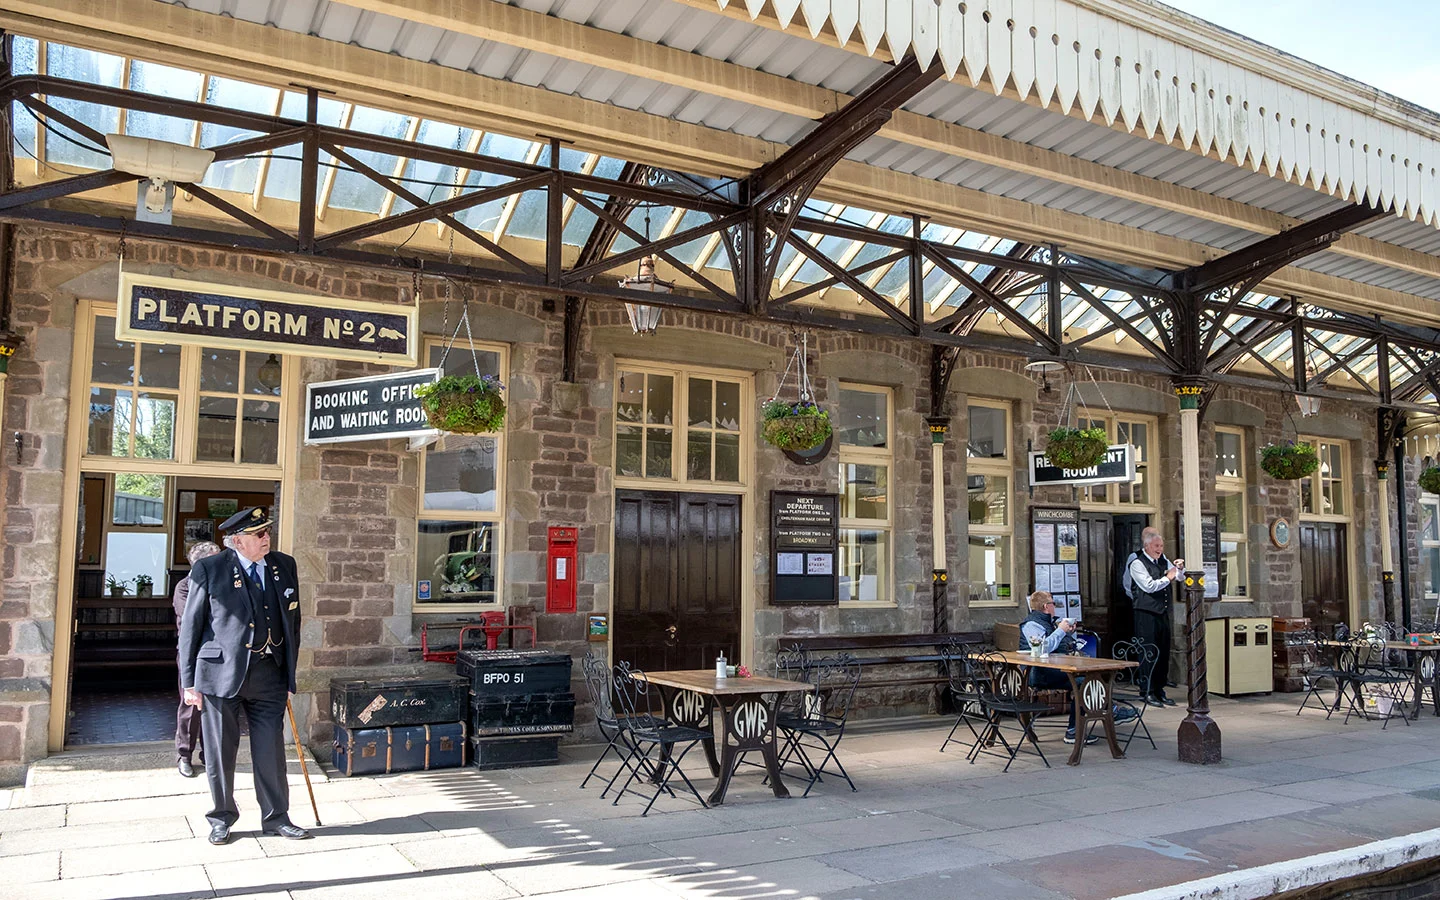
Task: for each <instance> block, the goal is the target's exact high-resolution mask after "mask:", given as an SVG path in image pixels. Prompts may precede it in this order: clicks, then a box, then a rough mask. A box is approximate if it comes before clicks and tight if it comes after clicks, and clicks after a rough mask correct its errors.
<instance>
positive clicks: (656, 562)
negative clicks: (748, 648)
mask: <svg viewBox="0 0 1440 900" xmlns="http://www.w3.org/2000/svg"><path fill="white" fill-rule="evenodd" d="M740 500H741V498H740V497H739V496H736V495H731V494H699V493H678V492H671V491H638V490H623V491H616V492H615V582H614V584H615V600H614V615H615V621H614V623H613V627H612V629H611V631H612V634H613V642H614V654H615V661H617V662H619V661H621V660H624V661H627V662H629V663H631V664H632V665H634V666H636V667H637V668H640V669H649V670H655V671H659V670H664V669H709V668H712V667H713V666H714V662H715V657H717V656H718V655H720V653H722V652H723V653H724V654H725V657H726V658H727V659H739V656H740V612H741V602H740V601H741V596H740V593H741V589H740V585H741V565H740V562H741V555H740V531H741V529H740V521H741V520H740V506H741V504H740Z"/></svg>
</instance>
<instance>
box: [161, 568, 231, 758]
mask: <svg viewBox="0 0 1440 900" xmlns="http://www.w3.org/2000/svg"><path fill="white" fill-rule="evenodd" d="M219 552H220V545H219V544H216V543H215V542H213V541H200V542H199V543H197V544H195V545H194V546H192V547H191V548H190V552H188V553H186V554H185V558H186V559H188V560H190V565H191V566H194V565H195V564H196V563H197V562H199V561H200V560H202V559H204V558H205V557H207V556H214V555H215V554H217V553H219ZM189 598H190V579H189V577H185V578H182V579H180V583H179V584H177V585H175V595H174V597H172V598H171V601H170V602H171V605H173V606H174V607H175V629H176V633H177V634H178V633H179V629H180V622H181V620H182V619H183V618H184V617H185V603H186V601H187V600H188V599H189ZM180 688H181V690H180V708H179V709H178V710H176V711H175V767H176V768H177V769H179V770H180V774H181V775H184V776H185V777H186V778H194V777H195V766H194V764H193V763H191V761H190V760H191V758H192V756H193V755H194V753H195V751H196V750H197V749H199V750H200V761H201V763H204V761H205V750H204V748H203V747H202V746H201V745H200V710H198V709H196V708H195V707H193V706H191V705H190V704H188V703H186V702H185V691H184V688H185V684H184V679H181V683H180Z"/></svg>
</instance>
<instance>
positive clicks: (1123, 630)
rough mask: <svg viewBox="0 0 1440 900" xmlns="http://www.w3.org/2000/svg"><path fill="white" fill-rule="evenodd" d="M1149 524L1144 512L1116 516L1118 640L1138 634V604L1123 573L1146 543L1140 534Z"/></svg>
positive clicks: (1114, 616) (1113, 588)
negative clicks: (1127, 564) (1136, 629)
mask: <svg viewBox="0 0 1440 900" xmlns="http://www.w3.org/2000/svg"><path fill="white" fill-rule="evenodd" d="M1149 524H1150V517H1149V516H1141V515H1125V516H1115V517H1114V519H1113V521H1112V524H1111V532H1110V540H1111V546H1112V547H1113V548H1114V550H1113V552H1114V556H1113V557H1111V559H1112V569H1111V571H1112V573H1113V574H1112V576H1111V578H1110V597H1111V600H1110V635H1111V640H1114V641H1128V640H1130V638H1132V637H1134V636H1135V604H1134V601H1133V600H1131V599H1130V595H1129V594H1127V593H1125V585H1124V584H1123V582H1122V579H1121V576H1122V575H1123V574H1124V571H1125V561H1126V560H1127V559H1129V558H1130V554H1132V553H1137V552H1139V551H1140V549H1141V547H1142V546H1143V542H1142V541H1141V539H1140V535H1141V533H1142V532H1143V531H1144V530H1145V526H1146V525H1149ZM1112 646H1113V645H1112Z"/></svg>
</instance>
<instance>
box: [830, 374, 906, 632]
mask: <svg viewBox="0 0 1440 900" xmlns="http://www.w3.org/2000/svg"><path fill="white" fill-rule="evenodd" d="M839 390H842V391H855V392H859V393H866V394H880V395H881V396H883V397H884V398H885V446H883V447H862V446H859V445H857V444H846V443H843V442H841V441H840V440H839V433H840V432H839V431H838V430H837V431H836V441H835V448H836V458H837V461H838V462H837V466H836V472H837V474H838V476H839V479H838V482H837V485H838V487H839V489H840V494H841V500H840V508H839V512H840V516H839V517H838V522H839V524H838V527H839V530H840V532H841V540H840V545H841V549H843V547H844V544H845V541H844V532H845V531H847V530H854V531H878V532H882V533H883V534H884V535H885V538H886V539H885V556H886V558H885V559H884V560H882V563H883V565H884V570H885V571H884V573H883V574H880V573H877V576H876V587H877V591H879V592H880V597H881V598H882V599H875V600H855V599H851V600H840V606H841V607H842V608H844V609H894V608H895V607H896V606H898V605H899V598H898V597H897V596H896V591H895V491H894V486H895V389H894V388H892V387H888V386H885V385H876V384H860V383H858V382H849V381H842V382H840V385H839ZM839 402H840V397H839V394H838V393H837V394H836V408H837V409H838V408H839ZM851 465H861V466H882V467H884V469H885V479H886V482H885V483H886V485H887V488H886V493H887V494H888V496H887V497H886V499H885V518H884V519H861V518H855V517H852V516H846V515H844V510H845V501H844V494H845V490H846V485H847V482H846V475H845V469H846V467H847V466H851ZM841 577H842V578H843V577H844V572H843V571H842V573H841Z"/></svg>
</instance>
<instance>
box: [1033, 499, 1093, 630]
mask: <svg viewBox="0 0 1440 900" xmlns="http://www.w3.org/2000/svg"><path fill="white" fill-rule="evenodd" d="M1030 537H1031V545H1030V546H1031V554H1032V559H1031V565H1030V571H1031V572H1032V575H1031V579H1030V583H1031V585H1032V587H1031V590H1034V591H1047V592H1048V593H1049V594H1050V596H1051V597H1052V598H1054V600H1055V615H1056V616H1058V617H1060V618H1062V619H1063V618H1066V617H1067V616H1068V617H1069V618H1071V619H1077V620H1078V619H1079V618H1080V600H1081V595H1080V508H1079V507H1076V506H1032V507H1030Z"/></svg>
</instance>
